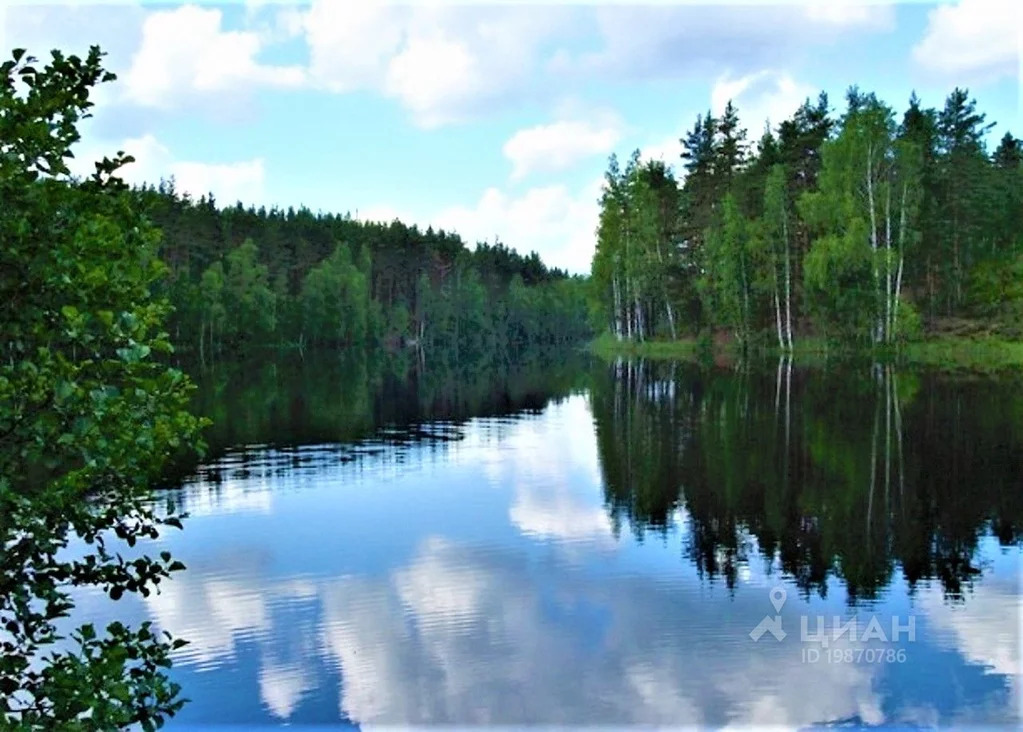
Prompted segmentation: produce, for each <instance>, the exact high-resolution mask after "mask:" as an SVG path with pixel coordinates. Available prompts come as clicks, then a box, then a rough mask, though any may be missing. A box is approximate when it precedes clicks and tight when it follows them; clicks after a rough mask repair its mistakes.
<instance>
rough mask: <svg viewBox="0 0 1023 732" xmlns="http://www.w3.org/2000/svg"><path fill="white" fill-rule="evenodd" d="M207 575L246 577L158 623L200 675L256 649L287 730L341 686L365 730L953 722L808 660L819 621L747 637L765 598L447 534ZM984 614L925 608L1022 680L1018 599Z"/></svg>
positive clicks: (861, 672)
mask: <svg viewBox="0 0 1023 732" xmlns="http://www.w3.org/2000/svg"><path fill="white" fill-rule="evenodd" d="M231 561H234V562H235V564H234V565H231V564H230V562H231ZM209 566H215V567H217V568H218V569H223V568H224V567H225V566H233V570H234V571H233V574H232V575H231V576H230V577H223V576H220V575H217V576H204V575H203V574H202V567H201V566H199V567H196V568H195V570H193V571H190V572H189V573H187V574H185V575H182V576H181V577H179V578H177V579H175V581H174V582H172V583H170V585H169V586H168V587H167V589H166V590H165V592H164V594H163V595H161V596H158V597H155V598H150V599H149V601H147V602H148V603H149V607H150V610H151V612H152V613H153V614H154V616H155V617H156V619H157V620H158V622H159V623H160V625H161V626H162V627H165V628H167V629H169V630H171V631H172V632H174V633H176V634H182V635H185V636H186V637H190V638H191V639H192V641H193V644H192V645H191V646H189V647H188V648H187V649H185V655H184V656H183V657H182V658H181V661H184V662H185V663H187V664H196V665H198V666H199V667H200V668H202V667H210V666H211V665H213V664H216V663H218V662H227V661H229V660H232V659H234V658H235V657H236V648H235V644H236V643H238V642H239V640H240V639H241V638H247V639H251V640H252V641H253V642H254V643H255V645H256V646H257V647H258V650H259V654H258V657H259V661H258V663H259V664H260V668H259V669H258V691H259V695H260V698H261V700H262V702H263V704H264V705H265V707H266V709H267V710H268V712H269V713H271V714H273V715H274V716H275V717H276V718H278V719H290V718H291V717H292V716H293V715H294V714H295V711H296V709H297V708H298V705H299V702H300V701H301V699H302V698H303V696H304V695H306V694H308V693H309V692H310V691H312V690H314V689H317V688H320V689H323V688H325V687H326V685H328V684H334V683H337V681H336V680H335V677H334V676H333V673H335V672H339V673H340V702H339V705H340V707H339V709H338V710H337V714H338V716H339V717H347V718H350V719H351V720H352V721H355V722H361V723H378V724H411V723H439V722H448V723H456V724H493V723H510V724H525V723H535V722H543V723H549V724H559V723H564V724H569V723H575V724H630V723H644V724H663V725H678V724H704V725H715V726H718V725H736V726H743V725H750V724H754V725H765V724H770V725H786V726H798V725H806V724H811V723H815V722H816V723H822V722H829V721H835V720H850V719H854V720H858V721H860V722H861V723H864V724H879V723H883V722H894V721H898V722H903V723H915V722H919V723H925V724H933V723H936V722H942V721H944V722H946V723H947V722H948V720H947V719H943V717H942V716H941V715H940V713H939V712H938V711H937V710H936V709H934V708H931V707H930V706H928V704H927V702H923V703H921V702H920V700H916V701H915V702H913V701H909V700H907V706H905V707H900V706H899V705H898V701H899V700H898V699H897V698H896V699H894V700H893V699H891V698H890V697H889V696H888V695H887V693H886V691H885V688H886V683H885V676H884V674H885V673H886V669H885V668H884V667H882V666H878V665H877V664H866V663H859V664H858V663H851V664H850V663H844V664H828V663H823V662H822V663H816V664H806V663H803V662H802V660H801V655H800V652H801V648H802V646H801V644H800V643H799V642H798V631H797V630H796V629H797V628H798V619H797V618H798V614H799V613H800V612H807V613H811V614H812V613H818V612H820V610H817V609H813V610H811V609H804V608H803V606H801V605H795V604H793V605H792V607H788V606H787V607H786V611H787V612H788V611H791V612H792V615H787V616H786V619H785V622H786V626H787V629H788V630H789V632H790V634H789V638H788V639H787V640H786V642H783V643H777V642H774V641H773V640H771V639H770V637H767V638H766V639H765V640H762V641H761V642H759V643H753V642H752V641H751V640H750V639H749V637H748V633H749V631H750V629H751V628H752V627H753V626H755V625H756V623H757V622H759V620H760V618H762V617H763V616H764V614H765V613H767V612H769V611H770V607H769V603H768V601H767V588H766V587H764V588H761V587H755V588H747V589H744V590H743V589H740V591H739V592H737V593H736V594H735V595H734V597H730V598H728V599H726V598H725V597H723V596H721V595H720V594H715V593H713V592H710V591H708V590H707V589H706V588H704V587H703V586H701V585H699V584H696V585H693V584H689V583H686V582H684V581H674V580H670V579H669V578H665V577H660V578H658V577H648V576H637V575H613V576H595V575H592V574H588V573H586V572H584V571H581V570H580V569H579V568H578V567H573V566H572V565H566V564H564V563H563V562H559V561H558V560H557V559H555V558H553V557H548V558H535V557H534V558H531V557H530V556H529V555H528V554H526V553H518V552H514V551H510V550H498V549H494V548H481V547H473V546H469V545H464V544H458V543H454V542H451V541H448V540H446V539H441V538H436V537H435V538H430V539H427V540H425V541H424V542H422V543H421V544H420V545H419V547H418V549H417V551H416V553H415V554H414V555H413V557H412V558H411V560H410V561H409V562H408V563H407V564H406V565H405V566H402V567H399V568H397V569H393V570H390V571H387V572H384V573H382V574H380V575H377V576H361V575H348V576H342V577H339V578H326V579H311V578H287V579H282V580H281V581H273V580H268V579H267V578H266V577H265V576H264V575H263V574H262V571H261V570H262V569H263V565H262V564H261V562H260V561H258V560H253V559H252V558H251V557H250V558H248V559H247V560H246V559H245V558H243V557H233V558H227V559H225V558H217V561H216V562H215V563H211V564H210V565H209ZM971 600H973V601H976V602H977V608H978V609H977V615H976V617H977V618H978V619H977V620H976V621H975V622H974V621H970V620H969V618H962V617H960V614H959V613H958V609H956V608H952V607H949V606H947V605H944V604H942V603H941V600H940V595H938V594H935V597H934V598H933V603H932V598H930V597H926V598H921V601H922V604H923V605H924V607H925V609H926V611H927V613H928V616H929V617H930V618H931V622H932V623H933V624H934V625H935V626H936V627H939V628H944V629H946V630H947V631H948V632H949V634H950V635H954V636H955V638H956V639H958V641H959V643H958V645H959V648H960V649H961V652H962V654H963V656H964V657H965V658H966V660H967V661H969V662H971V663H983V664H985V665H989V666H991V667H992V671H993V672H1000V673H1007V674H1008V673H1018V658H1019V657H1018V655H1012V654H1011V653H1010V654H1009V655H1005V651H1004V650H1003V645H1004V643H1005V641H1006V640H1007V639H1009V638H1010V637H1012V638H1016V639H1018V633H1017V634H1016V635H1014V636H1013V635H1012V631H1011V628H1010V626H1009V623H1010V622H1011V619H1014V618H1016V617H1018V616H1016V615H1014V614H1013V611H1015V610H1018V607H1019V606H1018V598H1013V597H1012V596H1011V595H1010V594H1009V593H1008V592H1006V591H1005V588H1004V587H1001V588H998V587H997V586H992V588H991V590H990V591H988V589H987V588H986V587H984V586H981V587H978V589H977V591H976V592H975V594H974V596H973V597H972V598H971ZM1014 603H1015V604H1014ZM288 607H290V608H292V610H287V609H286V608H288ZM282 608H285V610H282ZM294 608H298V610H294ZM296 612H297V613H298V614H297V615H296ZM296 619H297V620H298V622H293V621H295V620H296ZM988 623H991V624H990V625H988ZM992 628H994V629H995V630H993V631H992V630H991V629H992ZM982 630H983V631H984V632H981V631H982ZM989 636H993V637H989ZM296 639H297V641H298V642H297V643H296V642H294V641H296ZM918 640H919V641H921V642H927V639H926V638H919V639H918ZM935 640H937V639H936V638H932V639H931V642H934V641H935ZM833 648H834V646H833ZM287 650H290V651H291V652H290V653H285V652H283V651H287ZM324 669H327V671H326V672H325V670H324ZM951 670H954V669H951ZM211 679H212V677H211ZM912 704H916V706H913V705H912ZM977 711H978V710H973V713H974V714H976V713H977ZM997 713H998V710H993V711H992V714H997ZM1003 714H1004V712H1003Z"/></svg>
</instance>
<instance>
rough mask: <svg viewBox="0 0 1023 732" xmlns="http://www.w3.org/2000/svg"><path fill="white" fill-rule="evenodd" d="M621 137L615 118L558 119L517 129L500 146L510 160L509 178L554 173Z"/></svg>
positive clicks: (608, 149) (607, 147)
mask: <svg viewBox="0 0 1023 732" xmlns="http://www.w3.org/2000/svg"><path fill="white" fill-rule="evenodd" d="M620 138H621V124H620V123H619V121H618V120H617V118H615V117H613V116H608V115H605V118H604V119H603V120H598V121H595V122H583V121H577V120H561V121H557V122H553V123H551V124H546V125H537V126H535V127H528V128H526V129H523V130H519V131H518V132H516V133H515V134H514V135H512V136H511V137H510V138H509V139H508V141H507V142H505V143H504V147H503V148H502V150H503V152H504V156H505V157H506V158H508V160H510V161H511V163H512V179H513V180H521V179H522V178H525V177H526V176H528V175H530V174H532V173H557V172H561V171H564V170H568V169H570V168H571V167H572V166H573V165H575V164H576V163H577V162H579V161H581V160H585V159H586V158H589V157H592V156H593V155H601V154H607V153H609V152H611V150H613V149H614V146H615V144H616V143H617V142H618V140H619V139H620Z"/></svg>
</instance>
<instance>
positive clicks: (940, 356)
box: [586, 333, 1023, 373]
mask: <svg viewBox="0 0 1023 732" xmlns="http://www.w3.org/2000/svg"><path fill="white" fill-rule="evenodd" d="M586 350H587V351H588V352H589V353H591V354H593V355H594V356H597V357H598V358H602V359H605V360H610V359H612V358H617V357H630V358H637V357H638V358H649V359H653V360H679V361H693V362H702V363H708V362H713V363H717V364H730V363H734V362H736V361H737V360H738V359H739V352H738V349H737V348H735V347H734V346H732V345H730V344H729V345H725V346H721V345H713V344H712V343H711V342H710V341H707V340H701V339H698V338H682V339H678V340H674V341H665V340H652V341H643V342H635V341H617V340H615V339H614V338H613V337H611V335H610V334H607V333H605V334H603V335H601V336H599V337H597V338H595V339H594V340H592V341H590V342H589V343H588V344H587V345H586ZM783 355H784V354H783V352H782V351H781V350H780V349H778V348H777V347H775V346H757V347H754V348H752V349H751V350H750V356H751V358H753V359H754V360H759V359H773V358H777V357H781V356H783ZM792 359H793V361H794V362H795V363H797V364H800V365H824V364H827V363H829V362H849V361H862V360H866V359H870V360H872V361H880V362H886V363H896V364H903V365H908V366H923V367H930V368H938V369H941V370H946V371H967V372H975V373H977V372H979V373H998V372H1023V341H1017V340H1010V339H1008V338H997V337H992V336H982V337H967V336H949V335H940V336H939V335H936V336H931V337H928V338H925V339H923V340H920V341H914V342H911V343H907V344H904V345H902V346H900V347H899V348H897V349H889V348H884V349H874V348H862V347H855V346H854V347H849V346H839V347H836V346H835V345H834V344H831V345H829V344H828V343H827V342H825V341H823V340H821V339H810V338H808V339H805V340H803V341H796V343H795V347H794V348H793V350H792Z"/></svg>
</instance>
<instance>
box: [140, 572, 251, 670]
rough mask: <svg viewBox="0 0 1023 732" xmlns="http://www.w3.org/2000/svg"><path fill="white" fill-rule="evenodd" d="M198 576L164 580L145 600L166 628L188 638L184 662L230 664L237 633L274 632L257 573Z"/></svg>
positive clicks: (175, 634)
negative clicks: (197, 579) (198, 578)
mask: <svg viewBox="0 0 1023 732" xmlns="http://www.w3.org/2000/svg"><path fill="white" fill-rule="evenodd" d="M196 576H197V575H196V574H195V573H185V574H184V575H179V576H177V577H175V578H174V581H172V582H165V583H164V584H163V590H162V591H161V592H160V593H159V594H154V595H150V596H149V597H148V598H146V605H147V607H148V609H149V613H150V615H151V617H152V618H153V619H154V620H156V622H157V623H158V624H159V625H160V627H161V628H163V629H164V630H169V631H170V632H171V634H173V635H174V636H176V637H179V638H186V639H188V641H189V643H188V645H187V646H186V647H185V649H184V651H183V653H182V654H181V658H182V660H184V661H185V662H187V663H195V664H198V665H199V666H200V667H209V666H215V665H219V664H222V663H225V662H227V661H230V660H232V659H233V658H234V656H235V642H236V639H237V637H239V636H246V637H247V636H261V635H265V634H266V633H268V632H269V631H270V630H271V620H270V614H269V612H268V610H267V606H266V595H265V591H264V588H262V587H260V584H259V581H258V577H256V576H253V575H249V576H241V577H234V578H226V577H205V578H202V579H201V580H200V581H199V582H195V581H193V578H195V577H196ZM254 580H255V581H254Z"/></svg>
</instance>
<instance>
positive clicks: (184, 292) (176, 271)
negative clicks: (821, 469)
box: [136, 180, 592, 360]
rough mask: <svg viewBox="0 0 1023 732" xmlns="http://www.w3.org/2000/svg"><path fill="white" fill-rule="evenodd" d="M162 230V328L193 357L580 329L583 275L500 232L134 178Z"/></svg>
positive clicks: (480, 345)
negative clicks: (226, 202)
mask: <svg viewBox="0 0 1023 732" xmlns="http://www.w3.org/2000/svg"><path fill="white" fill-rule="evenodd" d="M136 192H137V194H138V195H139V196H140V197H141V199H142V200H143V202H144V205H145V208H146V210H147V211H148V213H149V216H150V217H151V219H152V220H153V222H154V223H155V224H156V226H157V227H158V228H159V229H161V230H162V232H163V236H162V241H161V245H160V252H159V254H160V257H161V259H162V260H163V261H164V262H165V263H166V264H167V266H168V268H169V274H168V277H167V279H166V281H165V284H164V287H165V290H166V295H167V296H168V298H169V299H170V301H171V303H172V304H173V305H174V312H173V313H172V315H171V317H170V324H169V325H170V332H171V334H172V337H173V340H174V342H175V344H176V345H177V346H179V347H183V348H185V349H188V350H191V351H195V352H197V353H198V354H199V355H200V357H202V358H203V359H204V360H205V359H206V358H207V357H213V358H216V357H217V355H218V354H221V353H226V352H237V351H241V350H246V349H251V348H253V347H258V346H264V345H286V344H290V345H297V346H299V347H305V346H309V345H313V346H331V347H364V346H370V345H381V344H383V345H389V346H398V345H409V346H417V347H419V348H421V349H424V350H427V351H431V350H432V351H435V352H443V353H444V354H450V355H452V356H454V357H455V358H459V357H461V356H464V355H471V354H473V353H477V352H497V353H508V352H510V350H512V349H520V348H523V347H529V346H535V345H558V344H567V343H574V342H577V341H579V340H581V339H583V338H586V337H588V336H590V335H591V333H592V331H591V328H590V324H589V318H588V313H587V293H586V289H587V284H586V278H585V277H581V276H570V275H568V274H567V273H566V272H564V271H562V270H560V269H557V268H551V267H547V266H546V265H545V264H544V263H543V261H541V259H540V257H539V255H538V254H537V253H536V252H531V253H530V254H529V255H526V256H524V255H521V254H519V253H518V252H516V251H515V250H514V249H511V248H509V247H507V246H506V245H504V244H503V243H501V242H500V241H498V242H496V243H495V244H488V243H485V242H481V243H478V244H477V245H476V247H475V248H474V249H470V248H468V247H467V246H466V245H465V243H464V242H463V240H462V239H461V238H460V237H459V236H458V235H457V234H454V233H450V232H446V231H444V230H434V229H433V228H432V227H430V228H428V229H426V230H425V231H422V230H420V229H419V228H418V227H417V226H415V225H411V226H409V225H406V224H403V223H401V222H400V221H398V220H395V221H392V222H390V223H386V224H385V223H377V222H362V221H358V220H355V219H352V218H351V216H350V215H349V214H344V215H335V214H323V213H313V212H312V211H310V210H309V209H307V208H304V207H302V208H298V209H295V208H290V207H289V208H288V209H286V210H283V209H279V208H276V207H275V208H270V209H267V208H265V207H260V208H258V209H257V208H256V207H254V206H249V207H245V206H243V205H242V204H241V203H240V202H239V203H237V204H236V205H234V206H228V207H225V208H218V207H217V204H216V201H215V199H214V198H213V197H212V196H201V197H199V198H198V199H193V198H192V197H190V196H189V195H187V194H180V193H179V192H178V191H177V190H175V187H174V181H173V180H171V181H161V182H160V183H159V184H158V185H144V186H142V187H141V188H139V189H137V190H136Z"/></svg>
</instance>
